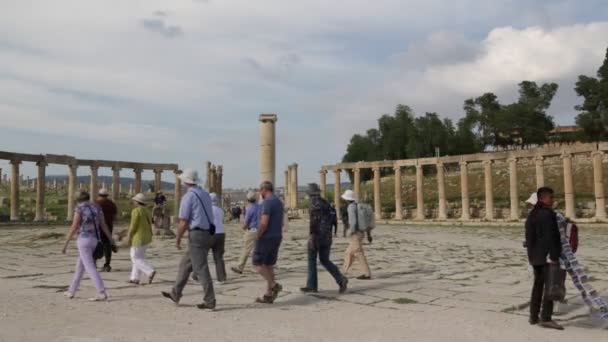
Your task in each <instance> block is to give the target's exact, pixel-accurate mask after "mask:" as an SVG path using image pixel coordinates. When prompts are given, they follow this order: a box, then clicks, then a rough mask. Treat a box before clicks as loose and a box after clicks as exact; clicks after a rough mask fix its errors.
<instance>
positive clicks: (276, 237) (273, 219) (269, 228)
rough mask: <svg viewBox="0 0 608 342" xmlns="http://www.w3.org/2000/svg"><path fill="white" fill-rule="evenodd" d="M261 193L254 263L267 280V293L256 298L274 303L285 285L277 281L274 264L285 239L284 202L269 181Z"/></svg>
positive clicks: (262, 185) (261, 186)
mask: <svg viewBox="0 0 608 342" xmlns="http://www.w3.org/2000/svg"><path fill="white" fill-rule="evenodd" d="M260 195H261V196H262V198H263V199H264V202H262V206H261V208H260V223H259V227H258V231H257V242H256V244H255V247H254V249H253V255H252V259H253V265H254V266H255V268H256V271H257V272H258V273H259V274H260V275H261V276H262V277H263V278H264V280H266V283H267V287H266V293H265V294H264V295H263V296H262V297H260V298H257V299H256V302H258V303H266V304H272V303H274V301H275V300H276V299H277V297H278V296H279V293H280V292H281V290H283V287H282V286H281V284H279V283H277V282H276V281H275V275H274V265H275V264H276V263H277V257H278V255H279V247H280V246H281V240H282V239H283V215H284V212H283V203H282V202H281V200H280V199H279V198H278V197H276V196H275V195H274V186H273V185H272V183H271V182H269V181H264V182H262V184H261V185H260Z"/></svg>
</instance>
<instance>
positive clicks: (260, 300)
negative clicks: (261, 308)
mask: <svg viewBox="0 0 608 342" xmlns="http://www.w3.org/2000/svg"><path fill="white" fill-rule="evenodd" d="M255 302H256V303H258V304H272V303H274V298H273V296H267V295H264V296H262V297H261V298H260V297H258V298H256V299H255Z"/></svg>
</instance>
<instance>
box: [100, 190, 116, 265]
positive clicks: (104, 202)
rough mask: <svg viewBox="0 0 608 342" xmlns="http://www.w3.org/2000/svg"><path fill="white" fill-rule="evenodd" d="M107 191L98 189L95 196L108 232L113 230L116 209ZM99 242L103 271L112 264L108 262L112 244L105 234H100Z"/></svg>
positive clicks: (110, 260) (110, 256) (110, 257)
mask: <svg viewBox="0 0 608 342" xmlns="http://www.w3.org/2000/svg"><path fill="white" fill-rule="evenodd" d="M109 195H110V194H109V193H108V190H106V189H101V190H99V194H98V197H97V201H95V202H96V203H97V205H99V206H100V207H101V211H102V212H103V217H104V219H105V220H106V225H108V230H109V231H110V234H112V232H113V231H114V221H115V220H116V214H117V213H118V209H117V208H116V204H115V203H114V202H113V201H112V200H111V199H109V198H108V197H109ZM101 242H102V243H103V255H104V257H105V261H106V262H105V264H104V265H103V271H104V272H110V271H112V266H110V263H111V262H112V248H113V246H112V244H111V243H110V241H108V238H107V237H106V236H105V234H101Z"/></svg>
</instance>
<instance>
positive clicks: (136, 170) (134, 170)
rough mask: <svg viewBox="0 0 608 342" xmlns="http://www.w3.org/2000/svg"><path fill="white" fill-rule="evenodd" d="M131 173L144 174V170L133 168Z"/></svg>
mask: <svg viewBox="0 0 608 342" xmlns="http://www.w3.org/2000/svg"><path fill="white" fill-rule="evenodd" d="M112 170H114V168H112ZM133 172H135V173H142V172H144V170H143V169H142V168H141V167H136V168H133Z"/></svg>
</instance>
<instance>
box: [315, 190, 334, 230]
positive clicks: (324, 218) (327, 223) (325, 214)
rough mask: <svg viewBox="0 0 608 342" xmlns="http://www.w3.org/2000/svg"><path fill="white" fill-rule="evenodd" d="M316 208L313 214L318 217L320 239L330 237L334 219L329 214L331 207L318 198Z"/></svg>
mask: <svg viewBox="0 0 608 342" xmlns="http://www.w3.org/2000/svg"><path fill="white" fill-rule="evenodd" d="M317 205H318V208H315V209H316V210H315V214H317V215H319V217H317V220H318V222H319V234H320V235H321V236H322V237H331V236H332V232H333V229H332V228H333V221H334V218H333V216H332V213H331V206H330V205H329V203H328V202H327V201H326V200H325V199H323V198H320V199H319V202H318V204H317Z"/></svg>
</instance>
